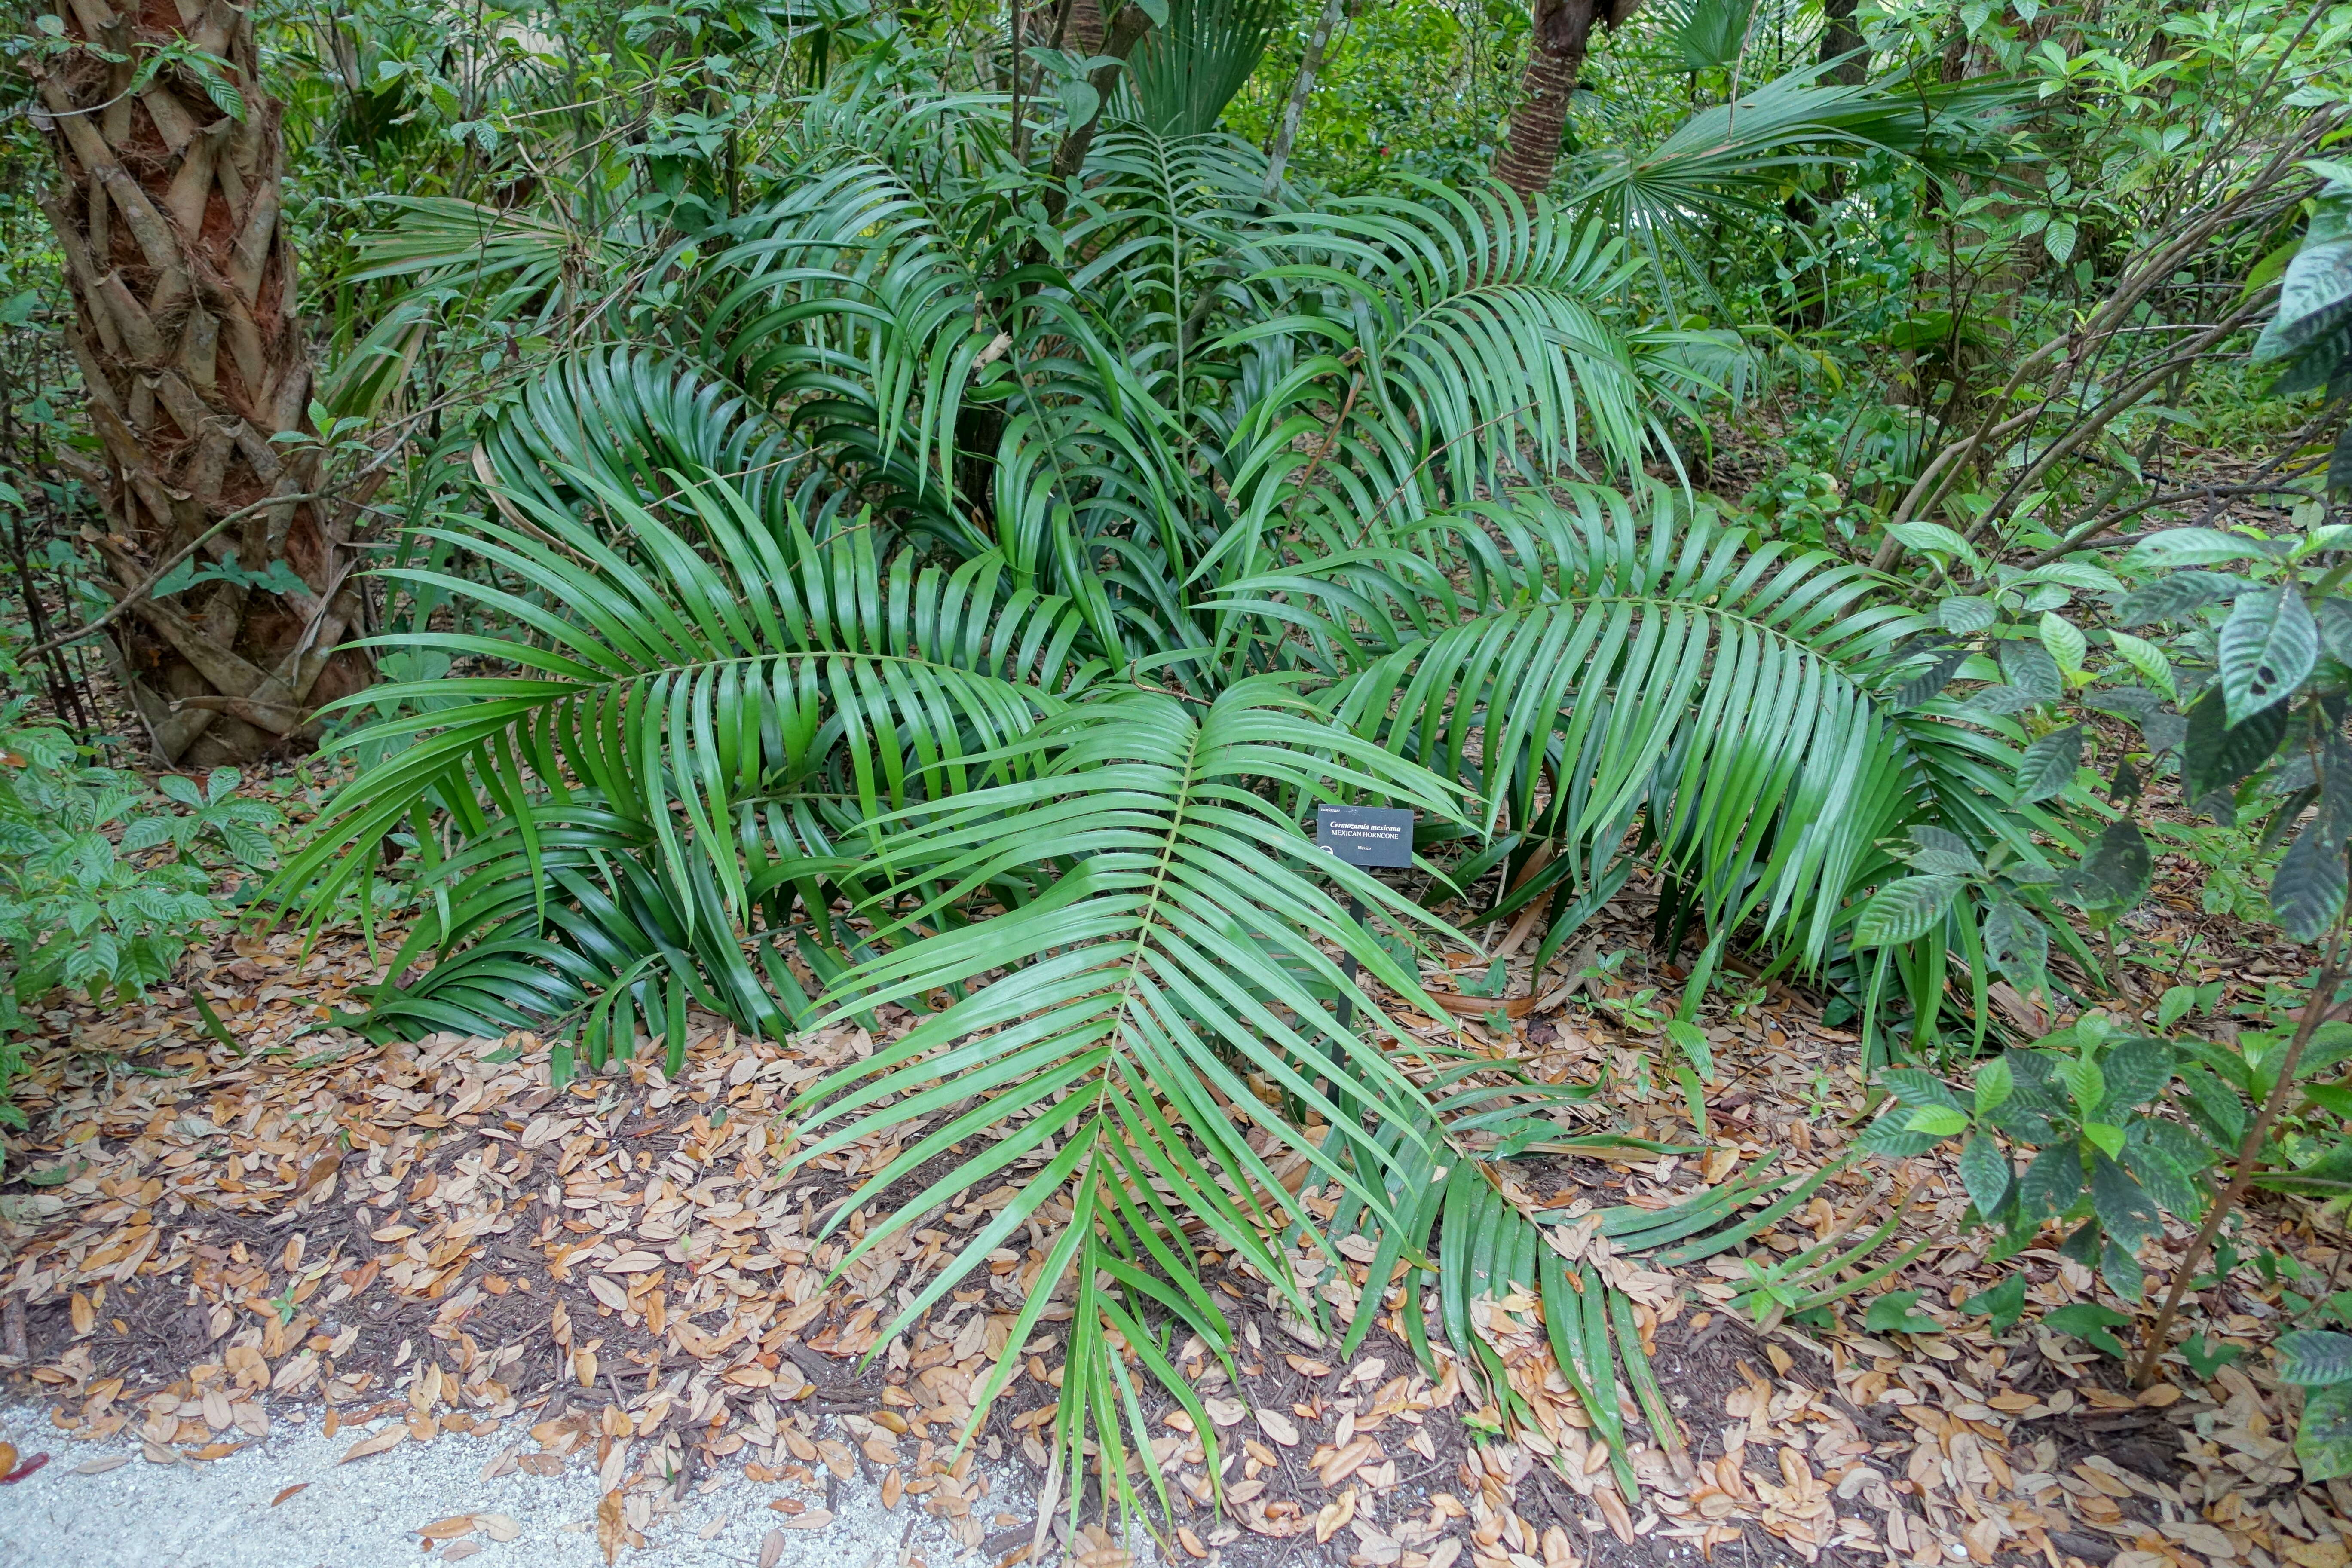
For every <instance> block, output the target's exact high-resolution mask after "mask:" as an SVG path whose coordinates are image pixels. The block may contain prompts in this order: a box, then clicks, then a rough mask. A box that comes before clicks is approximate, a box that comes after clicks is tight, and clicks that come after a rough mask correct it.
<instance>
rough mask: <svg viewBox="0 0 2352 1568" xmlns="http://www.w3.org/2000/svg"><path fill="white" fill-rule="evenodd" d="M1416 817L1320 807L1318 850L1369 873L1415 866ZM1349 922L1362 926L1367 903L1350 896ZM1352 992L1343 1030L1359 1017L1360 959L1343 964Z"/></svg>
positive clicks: (1344, 1002)
mask: <svg viewBox="0 0 2352 1568" xmlns="http://www.w3.org/2000/svg"><path fill="white" fill-rule="evenodd" d="M1412 821H1413V817H1412V812H1410V811H1398V810H1395V809H1393V808H1391V807H1388V806H1381V805H1318V806H1317V807H1316V808H1315V847H1317V848H1318V849H1320V850H1322V851H1323V852H1324V853H1325V854H1326V855H1328V856H1330V857H1331V858H1334V859H1337V860H1344V861H1346V862H1347V863H1348V864H1349V865H1350V866H1361V867H1364V868H1368V869H1370V868H1382V867H1385V868H1391V869H1394V868H1398V867H1404V866H1410V865H1412ZM1348 918H1349V920H1351V921H1355V922H1356V923H1357V924H1358V925H1361V924H1362V923H1363V921H1364V900H1361V899H1360V898H1358V897H1357V896H1356V895H1355V894H1353V893H1349V895H1348ZM1339 967H1340V970H1341V972H1342V973H1345V974H1346V975H1347V977H1348V984H1349V987H1350V989H1349V991H1348V992H1345V993H1343V994H1341V995H1340V997H1339V1027H1341V1028H1343V1029H1344V1028H1346V1027H1347V1026H1348V1025H1349V1022H1350V1021H1352V1020H1353V1019H1354V1017H1355V1016H1356V1002H1355V995H1354V991H1353V987H1354V985H1355V984H1356V955H1355V954H1354V953H1353V952H1350V953H1349V954H1348V955H1347V956H1346V957H1345V958H1343V959H1342V960H1340V965H1339Z"/></svg>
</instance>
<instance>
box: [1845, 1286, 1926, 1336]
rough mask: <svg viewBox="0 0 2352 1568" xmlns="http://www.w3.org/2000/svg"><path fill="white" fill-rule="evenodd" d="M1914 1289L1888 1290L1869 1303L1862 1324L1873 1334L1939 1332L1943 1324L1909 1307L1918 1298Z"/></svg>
mask: <svg viewBox="0 0 2352 1568" xmlns="http://www.w3.org/2000/svg"><path fill="white" fill-rule="evenodd" d="M1919 1295H1920V1293H1919V1292H1918V1291H1916V1290H1889V1291H1888V1292H1887V1293H1886V1294H1885V1295H1884V1296H1881V1297H1880V1298H1879V1299H1878V1300H1875V1301H1873V1302H1872V1303H1871V1304H1870V1310H1868V1311H1867V1312H1864V1314H1863V1318H1862V1326H1863V1328H1864V1329H1865V1330H1867V1331H1869V1332H1871V1333H1874V1334H1933V1333H1938V1332H1941V1331H1942V1330H1943V1327H1944V1325H1943V1324H1941V1323H1939V1322H1937V1321H1936V1320H1935V1319H1933V1318H1930V1317H1927V1316H1926V1315H1924V1314H1922V1313H1919V1312H1915V1311H1913V1310H1911V1309H1912V1307H1913V1306H1914V1305H1915V1304H1916V1302H1917V1301H1918V1300H1919Z"/></svg>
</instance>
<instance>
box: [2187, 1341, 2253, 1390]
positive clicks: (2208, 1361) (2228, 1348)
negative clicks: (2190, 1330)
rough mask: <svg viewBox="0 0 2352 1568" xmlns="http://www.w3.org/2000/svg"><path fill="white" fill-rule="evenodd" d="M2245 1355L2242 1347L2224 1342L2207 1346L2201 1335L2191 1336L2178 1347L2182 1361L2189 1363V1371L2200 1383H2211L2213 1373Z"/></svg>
mask: <svg viewBox="0 0 2352 1568" xmlns="http://www.w3.org/2000/svg"><path fill="white" fill-rule="evenodd" d="M2245 1353H2246V1350H2245V1347H2244V1346H2243V1345H2233V1344H2231V1343H2229V1342H2226V1341H2224V1342H2221V1343H2220V1344H2208V1343H2206V1342H2205V1336H2204V1335H2203V1334H2191V1335H2189V1337H2188V1339H2186V1340H2184V1341H2182V1342H2181V1345H2180V1354H2181V1357H2182V1359H2183V1360H2185V1361H2187V1362H2188V1363H2189V1371H2191V1372H2193V1373H2196V1374H2197V1381H2198V1382H2200V1383H2210V1382H2212V1381H2213V1374H2214V1373H2217V1372H2220V1371H2221V1369H2222V1368H2223V1367H2225V1366H2227V1365H2229V1364H2230V1363H2231V1362H2233V1361H2236V1360H2237V1359H2238V1358H2239V1357H2241V1356H2242V1355H2244V1354H2245Z"/></svg>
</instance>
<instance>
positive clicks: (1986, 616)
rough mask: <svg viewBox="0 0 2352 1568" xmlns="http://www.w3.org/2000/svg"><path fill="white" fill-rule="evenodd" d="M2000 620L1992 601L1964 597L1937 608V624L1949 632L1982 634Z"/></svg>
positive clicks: (1947, 601)
mask: <svg viewBox="0 0 2352 1568" xmlns="http://www.w3.org/2000/svg"><path fill="white" fill-rule="evenodd" d="M1999 619H2000V610H1999V609H1997V608H1996V607H1995V606H1994V605H1993V602H1992V601H1991V600H1990V599H1980V598H1977V597H1975V596H1973V595H1962V596H1960V597H1958V598H1955V599H1946V600H1945V601H1944V602H1943V603H1941V604H1939V605H1937V606H1936V624H1937V626H1942V627H1943V628H1944V629H1945V630H1946V631H1948V632H1960V633H1963V634H1966V633H1969V632H1980V631H1982V630H1984V629H1985V628H1986V627H1987V626H1991V625H1992V624H1993V623H1994V622H1995V621H1998V620H1999Z"/></svg>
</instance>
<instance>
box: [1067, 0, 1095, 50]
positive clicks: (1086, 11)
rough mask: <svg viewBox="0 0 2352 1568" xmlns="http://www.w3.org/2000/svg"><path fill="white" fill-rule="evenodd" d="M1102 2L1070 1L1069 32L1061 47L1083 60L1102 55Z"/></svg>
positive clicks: (1090, 0)
mask: <svg viewBox="0 0 2352 1568" xmlns="http://www.w3.org/2000/svg"><path fill="white" fill-rule="evenodd" d="M1062 47H1064V48H1065V49H1067V50H1068V51H1069V52H1070V53H1072V54H1074V55H1076V56H1077V57H1078V58H1080V59H1082V60H1085V59H1092V58H1094V57H1095V56H1097V55H1098V54H1100V53H1102V47H1103V12H1102V0H1070V21H1069V30H1068V32H1067V33H1066V35H1065V36H1064V37H1063V41H1062Z"/></svg>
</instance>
